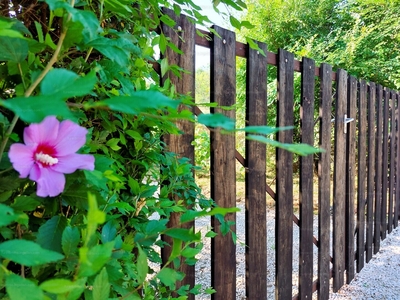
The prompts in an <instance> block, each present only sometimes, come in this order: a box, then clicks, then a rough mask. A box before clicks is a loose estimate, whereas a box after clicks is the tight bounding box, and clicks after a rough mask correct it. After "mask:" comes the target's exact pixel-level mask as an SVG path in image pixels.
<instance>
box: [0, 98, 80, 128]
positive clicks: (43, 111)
mask: <svg viewBox="0 0 400 300" xmlns="http://www.w3.org/2000/svg"><path fill="white" fill-rule="evenodd" d="M0 105H2V106H4V107H6V108H8V109H9V110H11V111H13V112H14V113H15V114H17V115H19V116H20V118H21V119H22V120H23V121H25V122H28V123H40V122H41V121H42V120H43V119H44V118H45V117H47V116H59V117H63V118H64V119H70V120H75V119H76V118H75V116H74V115H73V114H72V113H71V111H70V110H69V108H68V106H67V104H66V103H65V101H64V100H63V99H61V98H57V97H55V96H54V95H53V96H46V95H39V96H31V97H16V98H13V99H10V100H7V101H3V100H0Z"/></svg>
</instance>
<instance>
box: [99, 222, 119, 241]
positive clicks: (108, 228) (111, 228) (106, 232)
mask: <svg viewBox="0 0 400 300" xmlns="http://www.w3.org/2000/svg"><path fill="white" fill-rule="evenodd" d="M116 236H117V228H116V227H115V223H114V221H108V222H107V223H106V224H104V226H103V228H102V229H101V242H102V243H103V244H104V243H107V242H111V241H113V240H114V239H115V238H116Z"/></svg>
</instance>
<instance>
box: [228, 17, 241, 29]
mask: <svg viewBox="0 0 400 300" xmlns="http://www.w3.org/2000/svg"><path fill="white" fill-rule="evenodd" d="M229 21H230V22H231V24H232V26H233V27H235V28H236V29H237V30H240V28H241V24H240V21H239V20H238V19H236V18H235V17H234V16H232V15H230V16H229Z"/></svg>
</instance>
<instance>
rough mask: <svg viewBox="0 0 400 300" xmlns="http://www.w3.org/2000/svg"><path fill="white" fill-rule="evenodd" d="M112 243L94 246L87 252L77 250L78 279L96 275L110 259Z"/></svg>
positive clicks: (83, 249) (84, 249)
mask: <svg viewBox="0 0 400 300" xmlns="http://www.w3.org/2000/svg"><path fill="white" fill-rule="evenodd" d="M113 248H114V242H108V243H106V244H101V245H96V246H94V247H93V248H91V249H89V250H87V248H85V247H82V248H80V249H79V260H80V262H81V264H80V268H79V276H80V277H89V276H92V275H94V274H96V273H97V272H98V271H100V270H101V268H103V267H104V265H105V264H106V263H107V262H108V261H109V260H110V259H111V255H112V250H113Z"/></svg>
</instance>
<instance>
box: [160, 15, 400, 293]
mask: <svg viewBox="0 0 400 300" xmlns="http://www.w3.org/2000/svg"><path fill="white" fill-rule="evenodd" d="M165 12H166V13H168V14H169V16H170V17H171V18H172V19H174V20H175V22H176V25H175V28H174V29H170V28H168V27H167V26H164V27H163V33H164V34H165V35H166V36H167V37H168V38H170V40H171V42H172V43H174V44H175V45H176V46H177V47H178V48H179V49H181V50H182V52H183V53H182V54H178V53H175V52H174V51H171V50H167V52H166V53H165V56H164V57H165V58H167V59H168V63H169V64H170V65H171V64H176V65H178V66H179V67H182V68H183V69H185V70H186V71H188V72H187V73H183V74H182V76H181V77H177V76H175V75H173V74H172V73H167V74H166V75H165V77H164V78H162V79H161V82H164V80H165V79H166V78H169V79H170V80H171V83H173V84H174V85H175V87H176V90H177V92H178V93H181V94H185V95H187V94H190V95H191V96H193V97H194V94H195V85H194V82H195V50H194V48H195V47H194V45H198V46H202V47H207V48H209V49H210V78H211V79H210V101H211V102H214V103H217V107H215V108H213V109H212V112H218V113H223V114H225V115H226V116H229V117H231V118H235V117H236V115H235V110H223V109H220V108H219V107H220V106H232V105H235V104H236V82H237V78H236V57H242V58H245V59H246V60H247V63H246V105H245V110H246V113H245V118H246V120H245V122H246V124H247V125H250V126H253V125H266V120H267V118H268V113H269V110H268V109H267V103H268V101H267V100H268V93H267V78H268V66H269V65H270V66H275V67H276V71H277V72H276V73H277V75H276V82H277V87H276V95H277V99H276V101H275V103H276V105H277V106H276V108H277V117H276V125H277V126H295V125H296V126H297V123H296V120H299V128H300V140H301V142H303V143H306V144H309V145H313V146H315V145H317V146H318V147H321V148H323V149H324V150H325V152H323V153H320V154H318V156H317V155H315V156H312V155H310V156H305V157H301V158H299V162H300V168H299V172H298V176H299V187H298V189H299V190H298V191H297V190H296V191H295V190H294V176H295V172H294V163H295V159H296V158H297V156H296V155H294V154H292V153H290V152H288V151H286V150H283V149H280V148H277V149H276V157H275V166H276V169H275V170H272V169H268V170H267V169H266V165H267V160H268V159H271V158H268V157H267V156H266V146H265V145H263V144H260V143H258V142H255V141H246V142H245V157H243V156H242V155H241V154H240V153H239V151H237V150H236V149H235V147H236V141H235V135H226V134H221V132H219V131H218V130H213V131H212V132H211V134H210V145H211V169H210V187H211V197H212V198H213V200H214V201H215V202H216V203H217V204H218V205H220V206H222V207H233V206H236V196H237V195H236V161H239V163H240V164H241V165H243V167H245V170H246V174H245V212H244V213H245V220H246V221H245V228H246V229H245V243H246V256H245V258H246V278H245V281H246V297H247V299H267V298H271V297H275V299H311V297H312V294H313V293H314V292H317V294H318V299H328V298H329V290H330V288H332V289H333V291H334V292H337V291H338V290H339V289H340V288H341V287H342V286H343V284H344V283H345V282H346V283H349V282H351V280H353V278H354V276H355V273H356V272H360V271H361V270H362V268H363V267H364V264H365V263H368V262H369V261H370V260H371V258H372V255H373V254H375V253H377V252H378V251H379V248H380V241H381V240H382V239H385V237H386V235H387V233H390V232H391V231H392V229H393V228H396V227H397V225H398V219H399V199H400V188H399V186H400V176H399V170H400V159H399V157H398V155H399V153H400V143H399V141H400V130H399V120H400V110H399V109H398V105H399V96H400V95H399V93H398V92H397V91H393V90H390V89H387V88H384V87H382V86H381V85H379V84H375V83H373V82H369V83H367V82H365V81H364V80H359V79H357V78H355V77H353V76H350V75H349V74H348V73H347V72H346V71H345V70H342V69H339V70H337V72H333V71H332V66H331V65H329V64H325V63H323V64H321V65H319V66H317V65H316V63H315V61H314V60H312V59H309V58H303V59H302V60H301V61H298V60H296V59H295V58H294V55H293V54H292V53H290V52H287V51H285V50H283V49H279V51H278V53H277V54H275V53H272V52H269V51H267V45H265V44H264V43H261V42H257V43H258V46H259V47H260V49H262V50H263V51H264V53H265V54H266V55H265V56H264V55H262V54H260V53H259V52H258V51H256V50H253V49H250V48H249V46H248V45H247V44H243V43H240V42H238V41H236V37H235V33H234V32H232V31H229V30H226V29H223V28H221V27H218V26H214V27H213V28H214V30H215V31H216V32H217V33H218V35H219V36H216V35H214V34H212V33H209V32H206V31H203V30H199V29H196V28H195V26H194V25H193V23H192V22H188V21H187V18H186V17H185V16H183V15H181V16H180V17H177V16H175V14H174V13H173V12H171V11H168V10H166V11H165ZM178 27H179V30H178ZM196 30H198V31H200V32H201V34H202V35H204V36H200V35H198V34H195V32H196ZM205 36H207V37H205ZM155 67H156V68H157V66H155ZM297 73H300V76H301V81H300V83H296V82H295V78H297V76H298V74H297ZM295 99H300V101H299V102H295ZM296 105H300V110H299V111H298V110H297V109H296ZM193 111H194V113H195V114H196V115H199V114H201V113H202V112H201V110H200V109H199V108H198V107H194V108H193ZM315 119H317V122H316V121H315ZM177 125H178V127H179V128H180V129H181V130H182V131H183V132H184V134H183V135H182V136H179V137H172V136H167V137H166V138H165V141H166V143H167V145H168V147H169V149H170V150H173V151H175V152H177V153H178V154H179V155H182V156H186V157H189V158H190V159H191V160H192V161H194V153H195V152H194V151H195V149H194V147H193V146H192V141H193V137H194V127H193V125H192V124H189V123H187V122H184V121H181V122H178V124H177ZM294 135H295V131H294V130H293V129H291V130H285V131H279V132H278V133H277V136H276V138H277V140H278V141H280V142H283V143H292V142H293V141H294ZM315 163H316V164H317V169H318V170H317V171H318V172H317V173H318V175H317V176H315V174H314V165H315ZM266 174H274V177H275V178H276V182H275V191H274V189H273V187H272V186H269V185H268V184H267V176H266ZM314 177H315V178H314ZM314 179H315V180H314ZM294 193H296V194H299V200H298V208H299V210H298V215H296V214H295V213H294V212H295V207H294V202H295V201H294ZM267 194H268V195H269V196H270V197H271V198H273V199H274V200H275V227H274V230H275V249H271V248H269V247H267V227H266V220H267V216H266V210H267V206H266V202H267V197H266V196H267ZM314 205H316V207H317V208H316V209H315V208H314ZM227 218H228V219H229V220H231V221H235V220H236V217H235V214H229V215H228V216H227ZM178 220H179V218H178V217H176V218H171V224H169V225H170V226H174V227H176V226H180V225H179V222H178ZM315 221H316V222H315ZM315 224H317V227H318V230H317V233H315V231H314V226H315ZM211 225H212V227H213V228H214V230H215V231H216V232H217V233H218V232H220V228H219V222H217V220H216V219H214V218H212V220H211ZM294 225H295V226H298V227H299V232H300V234H299V239H300V240H299V243H298V244H299V248H298V249H294V246H293V245H294V241H293V230H294ZM186 226H194V223H191V224H188V225H186ZM233 230H235V227H233ZM313 247H318V251H317V254H315V252H314V251H313ZM170 251H171V249H170V248H168V247H166V248H164V249H162V253H163V257H166V258H168V256H169V255H168V253H170ZM268 251H274V252H275V262H276V263H275V266H276V269H275V274H276V277H275V279H276V280H275V282H274V285H275V293H274V295H268V294H267V284H268V282H267V252H268ZM293 253H295V255H298V260H297V261H298V262H299V266H298V268H296V269H297V270H298V274H297V277H298V278H299V280H298V282H297V283H296V284H297V288H296V289H295V291H293V289H292V285H293V277H292V276H293V275H292V273H293V267H294V266H293V261H294V257H293ZM315 255H317V259H316V261H317V265H318V266H317V268H316V269H315V268H314V260H315V258H316V257H315ZM210 261H211V270H210V272H211V285H212V286H213V287H214V288H215V289H216V293H215V294H213V295H212V299H236V268H237V266H236V246H235V244H234V243H233V241H232V238H231V236H230V235H226V236H222V235H218V236H217V237H215V238H214V239H213V241H212V246H211V257H210ZM176 268H177V269H179V270H180V271H183V272H184V273H185V274H186V277H185V279H184V281H183V282H182V283H181V285H186V284H188V285H190V287H193V286H194V284H195V277H196V274H195V269H194V268H193V267H190V266H186V265H185V264H184V263H183V261H182V262H181V264H180V265H179V266H177V267H176ZM331 278H332V279H333V280H332V286H330V279H331ZM190 299H194V295H191V296H190Z"/></svg>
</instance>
